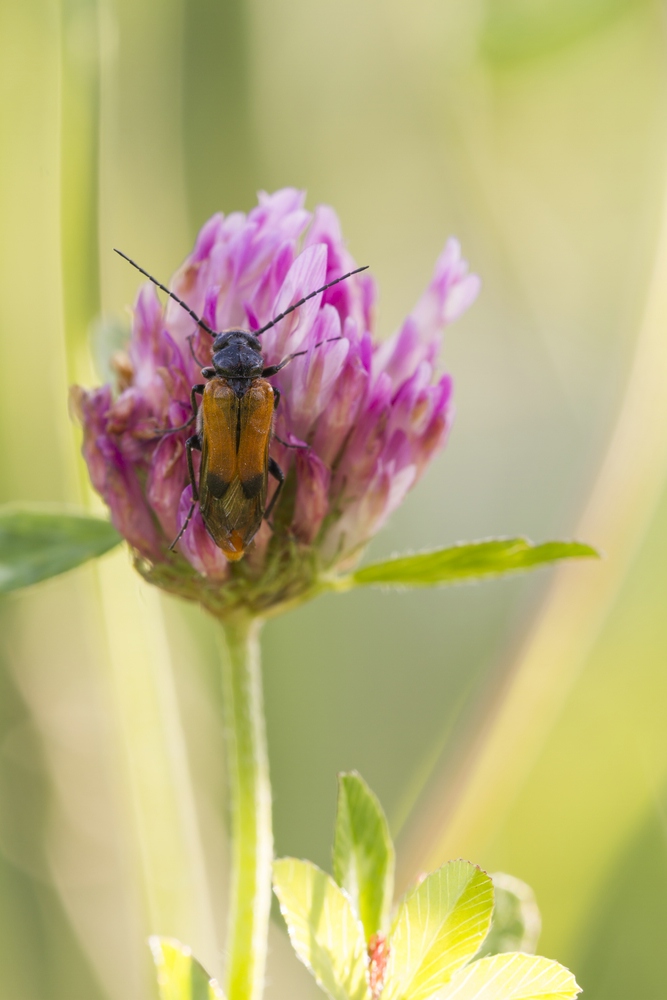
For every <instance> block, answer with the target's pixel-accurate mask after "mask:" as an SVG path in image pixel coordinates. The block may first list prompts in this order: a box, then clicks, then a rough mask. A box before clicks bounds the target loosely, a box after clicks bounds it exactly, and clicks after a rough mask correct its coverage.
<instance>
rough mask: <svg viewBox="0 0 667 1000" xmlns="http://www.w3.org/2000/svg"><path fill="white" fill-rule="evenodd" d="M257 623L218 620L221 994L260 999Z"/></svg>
mask: <svg viewBox="0 0 667 1000" xmlns="http://www.w3.org/2000/svg"><path fill="white" fill-rule="evenodd" d="M261 624H262V623H261V621H260V620H259V619H253V618H250V617H243V618H241V617H239V618H235V619H233V620H229V621H225V622H224V623H223V630H224V634H225V640H226V643H225V645H226V649H225V650H224V655H223V658H222V660H223V668H222V683H223V701H224V720H225V741H226V751H227V774H228V781H229V802H230V821H231V887H230V903H229V922H228V940H227V948H226V951H227V956H228V958H227V974H226V985H227V989H226V994H227V997H228V998H229V1000H259V998H260V997H261V995H262V990H263V987H264V966H265V963H266V948H267V935H268V928H269V911H270V908H271V862H272V860H273V834H272V832H271V786H270V783H269V762H268V757H267V750H266V731H265V724H264V708H263V702H262V677H261V667H260V653H259V632H260V628H261Z"/></svg>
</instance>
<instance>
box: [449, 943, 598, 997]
mask: <svg viewBox="0 0 667 1000" xmlns="http://www.w3.org/2000/svg"><path fill="white" fill-rule="evenodd" d="M577 993H581V989H580V987H579V986H577V982H576V980H575V978H574V976H573V975H572V973H571V972H570V971H569V970H568V969H566V968H564V966H562V965H559V964H558V962H552V961H551V959H549V958H537V957H536V956H535V955H520V954H512V955H494V957H493V958H482V959H480V961H479V962H473V963H472V965H468V966H467V967H466V968H465V969H461V970H460V971H459V972H457V973H456V975H455V976H454V977H453V978H452V980H451V982H450V983H449V985H448V986H447V987H445V989H444V990H442V991H441V992H440V993H439V994H438V1000H448V998H449V997H452V998H454V997H456V1000H573V998H574V997H576V995H577Z"/></svg>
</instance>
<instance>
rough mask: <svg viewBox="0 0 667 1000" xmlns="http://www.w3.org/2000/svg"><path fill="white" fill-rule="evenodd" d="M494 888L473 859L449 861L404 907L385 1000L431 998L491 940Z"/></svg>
mask: <svg viewBox="0 0 667 1000" xmlns="http://www.w3.org/2000/svg"><path fill="white" fill-rule="evenodd" d="M492 912H493V884H492V882H491V879H490V878H489V876H488V875H487V874H486V872H483V871H482V870H481V868H478V867H477V866H476V865H473V864H470V862H468V861H449V862H448V863H447V864H445V865H443V866H442V867H441V868H438V870H437V871H435V872H433V873H432V874H431V875H427V877H426V878H425V879H424V880H423V882H421V883H420V884H419V885H418V886H417V887H416V888H415V889H413V890H412V892H410V893H409V894H408V895H407V896H406V897H405V899H404V900H403V902H402V903H401V904H400V906H399V909H398V912H397V914H396V917H395V919H394V923H393V926H392V929H391V932H390V935H389V945H390V950H389V961H388V964H387V974H386V978H385V983H384V989H383V991H382V1000H429V998H430V997H433V996H434V994H435V993H437V992H438V991H439V990H440V989H441V988H442V987H443V986H444V985H445V983H447V982H449V980H450V979H451V977H452V976H453V974H454V973H455V972H456V971H457V969H460V968H461V966H463V965H465V964H466V962H468V961H470V959H471V958H472V957H473V955H474V954H475V953H476V952H477V950H478V949H479V947H480V945H481V944H482V941H483V940H484V938H485V937H486V935H487V933H488V930H489V926H490V924H491V915H492Z"/></svg>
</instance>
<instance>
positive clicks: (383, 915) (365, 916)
mask: <svg viewBox="0 0 667 1000" xmlns="http://www.w3.org/2000/svg"><path fill="white" fill-rule="evenodd" d="M394 860H395V856H394V845H393V843H392V840H391V837H390V835H389V826H388V824H387V820H386V817H385V815H384V812H383V811H382V807H381V805H380V803H379V802H378V800H377V798H376V796H375V795H374V794H373V792H372V791H371V790H370V788H369V787H368V785H367V784H366V782H365V781H364V779H363V778H362V777H361V775H360V774H357V772H356V771H351V772H349V773H345V774H339V775H338V809H337V812H336V831H335V835H334V847H333V873H334V878H335V879H336V882H337V883H338V885H339V886H341V888H343V889H345V891H346V892H347V894H348V896H349V897H350V899H351V900H352V905H353V907H354V909H355V912H356V914H357V916H358V917H359V919H360V920H361V923H362V925H363V928H364V934H365V936H366V940H367V941H368V940H369V939H370V938H371V936H372V935H373V934H375V933H376V932H377V931H386V930H387V925H388V923H389V912H390V909H391V901H392V897H393V893H394Z"/></svg>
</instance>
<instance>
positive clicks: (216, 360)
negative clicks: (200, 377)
mask: <svg viewBox="0 0 667 1000" xmlns="http://www.w3.org/2000/svg"><path fill="white" fill-rule="evenodd" d="M213 367H214V368H215V371H216V374H217V375H221V376H223V378H231V379H233V378H246V379H252V378H259V377H260V376H261V374H262V371H263V369H264V358H263V357H262V345H261V344H260V342H259V340H258V339H257V337H255V336H254V335H253V334H252V333H250V332H249V331H247V330H228V331H227V332H226V333H221V334H219V335H218V336H217V337H216V338H215V341H214V344H213Z"/></svg>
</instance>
